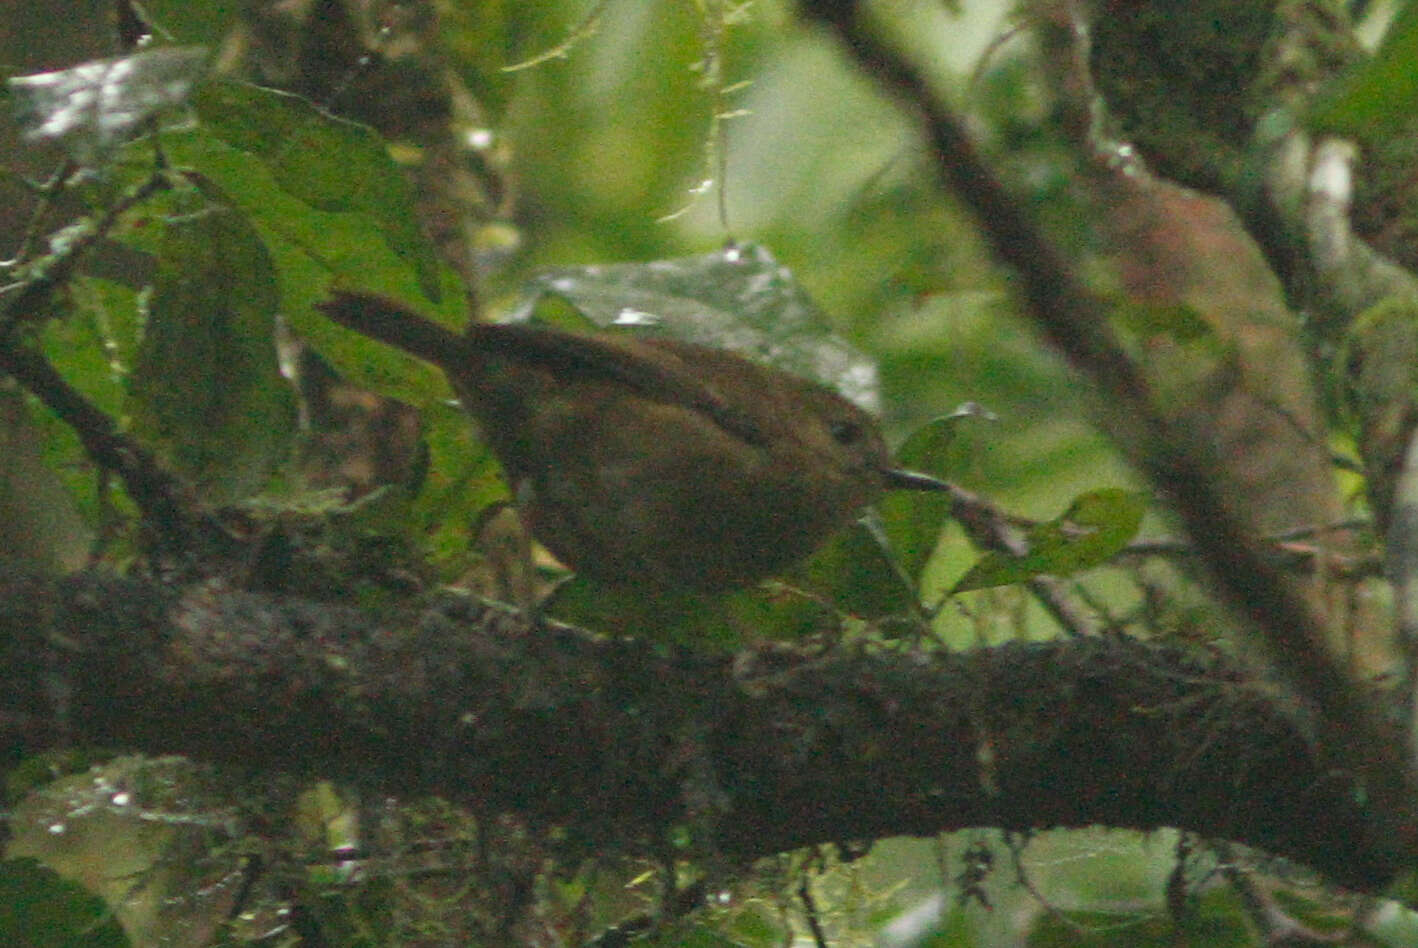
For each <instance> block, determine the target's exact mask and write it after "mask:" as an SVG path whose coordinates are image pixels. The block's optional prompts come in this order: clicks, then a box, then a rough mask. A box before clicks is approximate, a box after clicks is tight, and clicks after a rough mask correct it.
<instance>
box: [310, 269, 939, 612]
mask: <svg viewBox="0 0 1418 948" xmlns="http://www.w3.org/2000/svg"><path fill="white" fill-rule="evenodd" d="M319 309H320V310H321V311H322V312H323V313H324V314H325V315H327V316H328V317H330V318H331V319H332V320H334V321H335V322H337V323H339V324H341V325H343V326H346V327H348V328H350V329H353V330H355V331H357V332H360V333H363V334H364V335H367V336H371V337H373V338H375V339H378V340H380V341H382V342H385V343H388V344H389V345H392V346H395V347H397V348H399V349H402V350H404V351H405V352H408V353H410V354H412V355H415V356H418V357H419V358H421V359H425V360H427V361H428V362H431V363H433V364H435V365H437V366H438V367H439V368H441V369H442V370H443V371H444V373H445V374H446V375H447V376H448V379H449V382H450V383H451V384H452V386H453V388H454V390H455V391H456V392H457V393H458V396H459V398H460V399H461V400H462V403H463V405H464V407H465V408H466V409H467V411H468V412H469V413H470V414H471V415H472V416H473V418H474V419H476V421H477V422H478V423H479V425H480V426H481V428H482V432H483V437H484V438H485V439H486V441H487V443H488V446H489V447H490V448H491V449H492V451H493V453H494V454H495V455H496V456H497V458H498V460H499V461H500V462H501V463H502V467H503V469H504V471H505V472H506V475H507V478H508V480H509V482H510V484H511V487H512V490H513V495H514V497H515V498H516V501H517V504H518V508H519V511H520V512H521V514H522V516H523V518H524V519H525V520H526V522H527V526H528V528H529V529H530V530H531V532H532V534H533V535H534V536H535V537H536V538H537V539H538V540H540V541H541V543H542V544H543V545H545V546H546V547H547V549H549V550H550V551H551V552H552V553H554V554H555V555H556V556H557V557H558V558H559V559H561V560H562V561H563V562H564V563H566V564H567V565H568V566H570V567H572V568H573V569H575V570H576V571H577V573H579V574H581V575H583V576H587V577H589V578H591V579H594V580H597V581H599V582H602V583H606V584H608V585H613V586H620V587H626V586H632V587H633V586H637V585H642V586H643V585H646V584H648V585H651V586H660V587H668V588H678V589H690V590H699V591H716V590H723V589H729V588H733V587H737V586H744V585H748V584H750V583H753V582H755V581H757V580H759V579H762V578H764V577H766V576H769V575H772V574H773V573H775V572H777V571H779V570H781V569H783V568H784V567H786V566H789V565H790V564H792V563H794V562H796V561H798V560H800V559H802V558H803V557H805V556H807V555H808V554H809V553H811V552H812V551H813V550H814V549H815V548H816V547H817V546H819V545H820V544H821V543H822V542H823V541H824V540H825V539H826V538H827V537H828V536H830V535H831V534H832V533H833V532H834V531H836V530H837V529H839V528H841V527H842V526H844V525H846V524H847V523H848V522H849V521H850V520H851V519H852V518H853V517H854V516H855V515H856V514H857V512H858V511H860V510H861V508H863V507H864V506H866V505H867V504H869V503H871V502H872V501H874V500H875V499H877V498H878V497H879V496H881V494H882V493H883V492H885V491H886V490H888V489H890V488H906V489H913V490H940V489H945V488H946V485H945V484H944V483H942V482H940V481H937V480H935V479H933V478H930V477H927V476H926V475H923V474H916V473H913V472H910V471H903V470H900V469H898V468H896V467H894V466H893V464H892V462H891V457H890V455H889V453H888V452H887V450H886V445H885V443H884V441H883V440H882V437H881V433H880V431H879V429H878V428H877V425H876V422H875V420H874V419H873V418H872V417H871V416H870V415H868V414H867V413H866V412H864V411H862V409H860V408H858V407H857V406H856V405H853V404H852V403H851V402H849V401H847V400H846V399H844V398H842V397H841V396H840V395H838V394H837V393H836V392H834V391H832V390H831V389H829V388H827V387H825V386H823V385H820V384H818V383H816V382H811V381H808V380H806V379H803V378H800V377H798V376H795V375H792V374H789V373H787V372H783V371H780V370H778V369H773V368H769V367H767V366H763V365H759V364H757V363H754V362H750V361H749V360H747V359H744V358H742V357H741V356H738V355H735V354H733V353H730V352H726V351H723V350H719V349H712V348H708V347H705V346H699V345H693V344H690V343H685V342H678V341H673V340H668V339H636V338H631V337H625V336H609V335H581V334H576V333H570V332H564V331H560V330H555V329H547V328H540V327H533V326H526V325H505V324H485V323H478V324H474V325H472V326H470V327H469V329H468V330H467V332H466V333H465V334H463V335H459V334H456V333H454V332H451V331H450V330H448V329H445V328H444V327H442V326H439V325H438V324H436V323H433V322H431V321H429V320H427V319H425V318H424V317H422V316H419V315H417V314H416V313H413V312H411V311H410V310H408V309H407V308H406V307H404V306H403V305H401V304H399V303H395V302H393V301H391V300H388V299H385V298H383V297H379V296H374V295H369V294H361V293H349V292H342V291H337V292H335V293H334V296H333V298H332V299H331V300H330V301H328V302H325V303H322V304H319Z"/></svg>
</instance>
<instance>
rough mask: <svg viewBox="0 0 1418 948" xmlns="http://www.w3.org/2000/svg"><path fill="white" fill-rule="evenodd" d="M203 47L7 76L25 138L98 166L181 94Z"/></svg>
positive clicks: (202, 63) (202, 58) (199, 66)
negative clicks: (50, 142)
mask: <svg viewBox="0 0 1418 948" xmlns="http://www.w3.org/2000/svg"><path fill="white" fill-rule="evenodd" d="M206 60H207V51H206V49H204V48H202V47H199V46H175V47H166V48H161V49H152V50H147V51H145V52H141V53H135V54H133V55H132V56H123V57H120V58H117V59H99V60H94V61H93V62H87V63H81V64H80V65H78V66H73V67H71V68H69V69H61V70H58V71H56V72H44V73H38V74H36V75H32V76H16V77H14V78H12V79H10V80H8V85H9V87H10V93H11V99H12V101H13V103H14V109H15V115H16V118H17V119H18V120H19V123H20V125H21V126H22V127H23V128H24V131H25V137H26V138H28V139H40V138H49V139H56V140H59V141H61V142H63V143H64V145H65V147H66V148H67V149H68V151H69V154H70V156H71V157H72V158H73V159H74V160H75V161H77V162H79V163H80V164H83V165H89V166H95V165H101V164H103V163H104V162H105V161H107V159H108V157H109V156H110V155H111V154H112V153H113V152H114V151H115V150H116V149H117V148H118V147H119V146H120V145H122V144H123V143H124V142H126V141H128V140H129V139H130V138H132V137H133V136H134V135H136V134H137V133H139V132H140V131H142V130H143V128H144V127H145V126H146V125H147V123H148V121H149V120H150V119H152V118H154V117H155V116H156V115H157V114H158V113H159V112H162V111H163V110H165V109H170V108H172V107H174V106H176V105H180V104H182V103H183V102H185V101H186V99H187V96H188V94H189V93H190V92H191V91H192V87H193V84H194V83H195V82H196V81H197V79H198V78H199V77H200V76H201V75H202V74H203V73H204V72H206Z"/></svg>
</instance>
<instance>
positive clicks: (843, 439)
mask: <svg viewBox="0 0 1418 948" xmlns="http://www.w3.org/2000/svg"><path fill="white" fill-rule="evenodd" d="M828 430H829V431H831V432H832V439H833V440H834V441H836V442H837V443H838V444H856V443H857V442H858V441H860V440H862V426H861V425H859V424H857V423H856V422H855V421H834V422H832V424H831V426H830V427H829V428H828Z"/></svg>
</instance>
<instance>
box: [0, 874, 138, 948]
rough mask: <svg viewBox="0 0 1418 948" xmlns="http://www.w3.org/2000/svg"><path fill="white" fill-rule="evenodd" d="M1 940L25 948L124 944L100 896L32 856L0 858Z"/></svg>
mask: <svg viewBox="0 0 1418 948" xmlns="http://www.w3.org/2000/svg"><path fill="white" fill-rule="evenodd" d="M0 944H5V945H25V946H27V948H124V946H127V945H128V944H129V941H128V937H127V936H126V935H125V934H124V933H123V929H122V927H121V926H120V925H119V924H118V922H117V920H116V919H114V917H113V914H112V913H111V912H110V911H109V910H108V906H107V905H105V904H104V901H103V899H101V898H99V897H98V896H96V895H94V894H93V893H91V892H89V891H88V890H86V889H84V888H83V887H82V886H80V885H78V884H76V883H73V882H69V881H67V880H66V879H63V878H62V877H60V875H59V874H58V873H57V872H54V871H53V870H52V869H46V868H45V867H44V866H42V865H40V864H39V862H38V860H35V859H28V858H26V859H7V860H4V861H3V862H0Z"/></svg>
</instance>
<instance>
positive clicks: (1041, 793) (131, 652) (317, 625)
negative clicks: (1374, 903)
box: [0, 573, 1395, 889]
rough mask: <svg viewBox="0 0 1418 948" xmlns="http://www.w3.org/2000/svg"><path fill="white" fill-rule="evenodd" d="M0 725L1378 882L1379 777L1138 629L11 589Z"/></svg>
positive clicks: (615, 817)
mask: <svg viewBox="0 0 1418 948" xmlns="http://www.w3.org/2000/svg"><path fill="white" fill-rule="evenodd" d="M0 647H2V648H3V655H0V676H3V678H4V681H3V683H0V694H4V695H5V696H6V699H5V700H6V706H5V707H3V708H0V733H2V734H3V736H4V738H5V740H6V742H7V744H8V745H9V746H10V747H11V748H12V749H23V750H26V751H33V750H36V749H39V748H41V747H45V746H49V745H52V744H53V743H55V742H56V741H57V740H59V739H60V737H61V735H62V736H64V737H65V738H67V739H69V740H72V741H76V742H79V743H83V744H91V745H106V746H123V747H132V748H136V749H141V750H144V751H147V752H149V753H155V754H156V753H182V754H186V755H188V756H191V757H193V758H196V759H200V760H205V761H210V762H214V763H217V764H227V765H232V766H238V767H240V768H242V769H243V770H246V771H251V770H255V771H257V772H259V771H262V770H267V771H273V772H275V771H279V772H287V773H294V774H299V775H321V776H326V777H333V778H339V779H343V780H347V781H351V782H353V783H356V784H359V785H361V786H364V787H365V788H367V789H370V790H377V791H379V792H384V793H394V794H398V795H404V796H412V795H422V794H438V795H441V796H444V797H447V798H449V799H451V800H454V801H457V802H461V803H464V804H469V805H476V806H477V807H478V808H479V809H480V810H481V811H483V812H487V811H489V810H493V811H514V812H516V813H517V814H519V815H520V816H522V817H524V818H527V819H530V820H532V821H534V822H547V823H553V824H558V825H567V826H574V827H575V829H576V831H577V838H580V839H593V840H594V839H600V840H603V841H606V842H608V843H609V842H614V843H616V844H618V845H630V846H636V845H651V844H654V843H655V842H656V841H660V840H663V839H664V838H665V834H667V833H668V832H670V830H671V828H672V827H675V826H685V825H688V826H690V827H691V828H692V830H693V835H694V838H695V839H696V841H697V842H698V843H699V844H700V845H701V846H702V847H704V849H705V851H706V852H712V853H717V854H721V855H726V856H732V857H754V856H760V855H765V854H769V853H775V852H780V851H783V850H787V849H791V848H794V847H799V846H804V845H810V844H814V843H823V842H830V841H840V840H851V839H874V838H879V837H883V836H889V835H898V834H923V835H924V834H933V833H937V832H941V831H947V830H952V829H958V828H962V827H971V826H997V827H1003V828H1006V829H1012V830H1017V831H1023V830H1029V829H1040V828H1046V827H1077V826H1086V825H1091V824H1103V825H1107V826H1115V827H1132V828H1136V829H1142V830H1150V829H1154V828H1157V827H1161V826H1176V827H1181V828H1185V829H1189V830H1193V831H1195V832H1197V833H1200V834H1203V835H1206V836H1216V837H1224V838H1228V839H1233V840H1237V841H1240V842H1244V843H1247V844H1250V845H1254V846H1258V847H1261V848H1264V849H1267V850H1269V851H1271V852H1274V853H1278V854H1281V855H1285V856H1289V857H1291V858H1293V859H1295V860H1299V861H1302V862H1305V863H1307V864H1309V865H1311V866H1313V867H1315V868H1316V869H1318V870H1320V871H1321V872H1324V873H1325V874H1327V875H1328V876H1330V877H1331V878H1333V879H1334V880H1335V881H1337V882H1340V883H1343V884H1346V885H1350V886H1354V887H1358V888H1365V889H1373V888H1375V887H1378V886H1380V885H1382V884H1383V883H1384V882H1385V881H1386V880H1387V879H1388V878H1389V877H1390V876H1391V874H1392V873H1393V872H1394V870H1395V866H1394V863H1393V862H1392V861H1391V859H1392V857H1391V854H1390V850H1389V847H1388V846H1387V845H1386V843H1387V842H1388V841H1387V840H1385V839H1383V838H1382V837H1381V836H1380V835H1379V834H1381V833H1382V832H1383V829H1382V827H1381V826H1379V825H1377V824H1375V823H1373V822H1371V817H1370V814H1368V813H1366V812H1364V811H1363V810H1362V809H1361V808H1360V806H1359V804H1358V803H1357V802H1356V801H1358V800H1360V799H1361V794H1360V793H1359V781H1358V779H1357V778H1356V777H1355V775H1353V774H1346V773H1344V772H1337V771H1333V770H1329V769H1328V768H1327V765H1326V764H1325V763H1324V759H1323V756H1322V755H1319V754H1317V753H1316V752H1315V748H1314V745H1313V744H1312V742H1311V741H1310V740H1309V739H1308V737H1307V736H1306V733H1305V728H1304V726H1303V725H1302V723H1300V722H1298V721H1297V720H1296V716H1295V715H1294V714H1293V713H1291V712H1290V711H1287V710H1285V709H1283V708H1281V707H1277V705H1276V704H1275V703H1274V701H1273V700H1272V698H1271V697H1270V696H1269V695H1268V694H1267V693H1266V692H1265V691H1263V690H1262V689H1260V688H1257V687H1256V686H1255V685H1253V684H1252V683H1250V682H1249V681H1248V679H1247V677H1246V676H1244V675H1243V674H1242V673H1240V672H1239V671H1238V670H1237V669H1235V668H1228V667H1226V666H1225V665H1224V664H1223V663H1221V662H1220V661H1217V660H1214V659H1212V658H1197V657H1195V656H1189V655H1187V654H1186V653H1184V652H1181V651H1179V650H1177V649H1173V648H1168V647H1163V646H1157V645H1149V644H1144V643H1139V642H1135V641H1131V640H1128V639H1124V638H1117V637H1111V636H1095V637H1089V638H1087V639H1077V640H1073V641H1069V642H1062V643H1046V644H1039V643H1033V644H1013V645H1006V646H1003V647H999V648H993V649H982V650H980V651H978V652H972V653H966V654H934V655H929V656H926V655H921V654H911V653H904V652H884V651H879V650H874V649H866V648H853V647H848V646H843V647H841V648H838V649H834V650H832V651H830V652H829V653H827V654H818V655H800V654H796V653H788V652H784V651H778V652H763V653H755V654H752V655H747V656H746V655H739V656H733V657H731V656H711V657H705V656H688V655H671V656H668V657H666V656H665V655H664V654H663V653H662V652H661V651H660V650H658V649H655V648H652V647H649V646H647V645H645V644H644V643H640V642H635V641H630V640H594V639H590V638H588V637H586V636H584V635H582V634H580V633H577V632H575V631H573V630H569V629H564V628H553V629H543V630H529V629H528V628H527V627H526V626H525V624H524V623H523V622H522V621H521V620H520V619H518V618H517V617H515V616H513V615H511V614H509V613H507V612H504V611H501V610H499V609H496V608H494V607H491V606H487V605H484V604H481V603H478V602H476V601H473V600H469V599H465V598H459V597H454V596H448V597H445V598H443V599H442V600H440V601H439V602H437V603H435V604H433V605H431V606H430V607H428V608H426V609H425V610H423V611H420V612H414V611H401V612H398V613H396V614H391V615H390V616H389V617H388V618H387V619H386V620H384V621H382V622H375V621H373V620H371V618H370V617H369V614H368V613H367V612H365V611H362V610H356V609H352V608H349V607H345V606H334V605H327V604H322V603H316V602H312V601H309V600H282V599H279V598H275V597H269V596H261V595H256V594H252V593H246V592H240V591H236V590H231V589H227V588H223V587H222V586H221V585H219V584H207V585H204V586H197V587H193V588H190V589H187V590H185V591H182V592H180V593H173V592H171V591H168V590H166V589H165V588H163V587H161V586H159V585H157V584H155V583H146V582H140V581H135V580H123V579H118V578H114V577H112V576H109V575H105V574H99V573H88V574H81V575H78V576H75V577H72V578H69V579H66V580H63V581H52V580H40V579H34V578H27V577H15V576H0Z"/></svg>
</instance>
